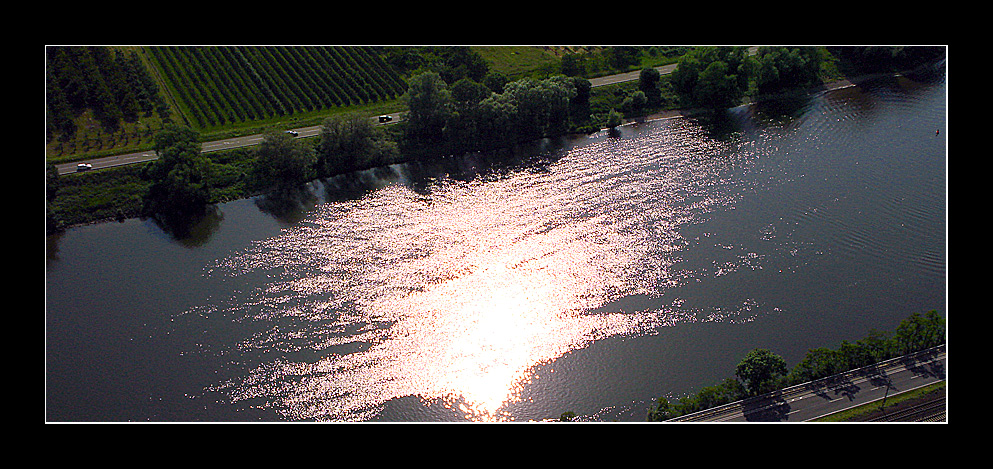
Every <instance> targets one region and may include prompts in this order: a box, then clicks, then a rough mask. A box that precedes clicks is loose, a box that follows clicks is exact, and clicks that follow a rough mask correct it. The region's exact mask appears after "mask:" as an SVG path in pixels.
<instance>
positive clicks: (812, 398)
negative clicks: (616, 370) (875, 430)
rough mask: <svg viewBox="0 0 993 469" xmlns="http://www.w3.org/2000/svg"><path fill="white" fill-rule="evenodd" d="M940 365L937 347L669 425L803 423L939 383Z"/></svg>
mask: <svg viewBox="0 0 993 469" xmlns="http://www.w3.org/2000/svg"><path fill="white" fill-rule="evenodd" d="M946 362H947V359H946V353H945V347H944V346H940V347H937V348H935V349H931V350H928V351H925V352H920V353H917V354H913V355H908V356H906V357H901V358H894V359H891V360H887V361H885V362H882V363H879V364H877V365H875V366H872V367H866V368H860V369H858V370H853V371H850V372H847V373H842V374H840V375H836V376H832V377H829V378H824V379H820V380H817V381H812V382H809V383H804V384H799V385H796V386H791V387H789V388H786V389H783V390H781V391H778V392H775V393H771V394H768V395H765V396H760V397H757V398H751V399H747V400H745V401H738V402H732V403H730V404H726V405H723V406H719V407H714V408H712V409H707V410H704V411H700V412H696V413H693V414H689V415H684V416H682V417H678V418H674V419H670V420H669V422H805V421H809V420H813V419H816V418H818V417H822V416H825V415H829V414H832V413H835V412H840V411H842V410H845V409H848V408H851V407H855V406H859V405H862V404H867V403H870V402H877V401H881V400H882V399H885V398H887V397H889V396H892V395H894V394H896V393H900V392H903V391H909V390H912V389H916V388H919V387H922V386H926V385H928V384H933V383H937V382H940V381H943V380H944V379H945V370H946V369H947V368H946Z"/></svg>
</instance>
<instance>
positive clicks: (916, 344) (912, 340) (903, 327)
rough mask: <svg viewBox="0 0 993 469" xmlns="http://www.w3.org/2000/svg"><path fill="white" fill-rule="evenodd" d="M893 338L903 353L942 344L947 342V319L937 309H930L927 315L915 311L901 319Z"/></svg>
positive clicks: (898, 349)
mask: <svg viewBox="0 0 993 469" xmlns="http://www.w3.org/2000/svg"><path fill="white" fill-rule="evenodd" d="M893 339H894V341H895V342H896V348H897V351H898V353H901V354H907V353H913V352H917V351H920V350H924V349H927V348H931V347H934V346H937V345H940V344H942V343H944V342H945V320H944V319H943V318H942V317H941V316H940V315H939V314H938V312H937V311H935V310H931V311H928V312H927V315H926V316H921V314H920V313H916V312H915V313H914V314H912V315H911V316H910V317H909V318H907V319H904V320H903V321H900V325H899V326H897V328H896V334H895V335H894V337H893Z"/></svg>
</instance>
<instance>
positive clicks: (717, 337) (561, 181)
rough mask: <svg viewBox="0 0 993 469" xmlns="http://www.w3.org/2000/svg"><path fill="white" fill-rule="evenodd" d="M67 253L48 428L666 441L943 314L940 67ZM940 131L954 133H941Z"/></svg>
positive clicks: (53, 242) (128, 231)
mask: <svg viewBox="0 0 993 469" xmlns="http://www.w3.org/2000/svg"><path fill="white" fill-rule="evenodd" d="M729 115H730V119H729V120H728V121H726V122H720V123H713V122H705V121H702V120H699V119H693V118H675V119H668V120H659V121H652V122H647V123H642V124H636V125H629V126H624V127H622V128H620V130H619V134H618V135H609V134H608V132H601V133H598V134H594V135H592V136H582V137H578V138H573V139H567V140H562V141H544V142H541V143H540V144H538V145H536V146H535V147H534V148H529V149H523V150H522V151H521V152H520V153H518V155H517V158H516V159H515V160H514V161H513V162H511V163H494V161H500V160H506V159H507V158H506V155H503V156H499V157H498V156H493V155H480V154H474V155H466V156H464V157H457V158H449V159H447V160H444V161H442V162H438V163H434V164H430V165H397V166H392V167H387V168H380V169H378V170H374V171H366V172H362V173H358V174H353V175H348V176H341V177H337V178H334V179H331V180H328V181H325V182H315V183H312V184H311V187H310V189H311V193H312V196H311V197H309V198H307V199H305V200H304V201H303V202H301V203H300V205H299V206H298V207H296V209H294V210H289V211H287V210H276V209H273V208H271V204H267V203H266V202H265V201H264V200H261V199H258V200H242V201H236V202H230V203H226V204H223V205H221V206H219V207H218V210H217V216H215V217H213V218H211V219H209V220H208V221H206V222H205V223H204V224H203V225H202V226H200V227H198V229H197V230H196V232H195V233H194V235H193V236H192V237H190V238H187V239H175V238H173V237H171V236H169V235H168V234H165V233H163V231H162V230H160V229H159V227H158V226H156V225H155V224H154V223H153V222H151V221H148V220H137V219H133V220H127V221H125V222H123V223H104V224H99V225H92V226H86V227H80V228H76V229H72V230H69V231H68V232H67V233H65V234H63V235H61V236H59V237H56V238H52V239H49V242H48V248H49V252H48V259H47V262H46V299H47V301H46V307H47V313H46V324H47V329H46V332H47V335H46V338H47V343H46V348H47V359H46V375H47V382H46V384H47V388H46V404H47V406H46V418H47V419H48V420H49V421H374V422H375V421H402V422H410V421H412V422H464V421H528V420H540V419H544V418H557V417H558V416H559V415H560V414H561V413H563V412H566V411H572V412H575V413H576V414H577V415H578V417H579V419H580V420H587V421H643V420H644V418H645V415H646V411H647V409H648V407H649V405H651V403H652V400H653V399H654V398H656V397H658V396H659V395H666V396H668V397H670V398H678V397H680V396H682V395H685V394H686V393H691V392H695V391H696V390H698V389H699V388H700V387H702V386H709V385H713V384H716V383H717V382H719V381H720V380H722V379H724V378H728V377H732V376H734V366H735V365H736V364H737V362H738V361H739V360H740V359H741V358H742V357H743V356H744V355H745V353H747V352H748V351H749V350H751V349H752V348H756V347H762V348H768V349H771V350H772V351H774V352H776V353H778V354H780V355H781V356H783V357H784V358H785V359H786V360H787V362H788V363H789V365H790V366H793V365H794V364H795V363H796V362H797V361H798V360H800V358H802V357H803V355H804V354H805V353H806V350H807V349H808V348H813V347H832V348H835V347H837V346H838V345H839V344H840V342H841V341H842V340H849V341H855V340H858V339H861V338H863V337H865V336H866V335H867V333H868V332H869V330H870V329H878V330H883V331H893V330H895V328H896V326H897V324H898V323H899V322H900V320H902V319H904V318H905V317H907V316H908V315H910V314H911V313H913V312H915V311H920V312H924V311H927V310H929V309H937V310H938V311H939V312H941V313H942V314H944V313H945V309H946V301H945V300H946V291H947V290H946V289H947V286H946V257H945V251H946V249H945V248H946V244H947V235H946V226H947V224H946V193H947V181H946V162H947V156H946V138H945V135H946V133H947V132H946V130H947V129H946V128H945V123H946V84H945V79H944V72H943V71H941V72H938V73H937V74H935V75H932V76H927V77H919V78H918V79H917V80H910V79H907V78H903V77H897V78H887V79H880V80H876V81H872V82H867V83H861V84H859V86H857V87H850V88H845V89H842V90H837V91H831V92H824V93H818V94H815V95H813V96H810V97H808V98H806V99H802V100H799V101H795V102H790V103H781V105H780V106H779V107H778V108H772V107H770V106H759V107H740V108H736V109H733V110H731V111H730V113H729ZM936 132H937V134H936Z"/></svg>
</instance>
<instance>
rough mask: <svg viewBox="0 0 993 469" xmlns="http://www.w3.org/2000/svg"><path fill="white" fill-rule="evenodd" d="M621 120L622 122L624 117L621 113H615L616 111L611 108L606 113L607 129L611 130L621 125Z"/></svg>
mask: <svg viewBox="0 0 993 469" xmlns="http://www.w3.org/2000/svg"><path fill="white" fill-rule="evenodd" d="M623 120H624V116H623V115H622V114H621V113H619V112H617V110H616V109H613V108H611V109H610V111H608V112H607V127H610V128H611V129H613V128H614V127H617V126H618V125H621V122H622V121H623Z"/></svg>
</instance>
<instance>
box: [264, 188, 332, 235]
mask: <svg viewBox="0 0 993 469" xmlns="http://www.w3.org/2000/svg"><path fill="white" fill-rule="evenodd" d="M254 202H255V206H256V207H258V208H259V210H260V211H262V213H266V214H268V215H271V216H272V217H273V218H275V219H276V220H278V221H279V222H280V223H283V224H285V225H292V224H294V223H297V222H299V221H300V220H302V219H303V217H304V216H306V214H307V212H308V211H309V210H310V209H312V208H314V205H315V204H316V203H317V196H316V195H315V194H314V192H313V190H312V186H311V185H310V184H307V185H301V186H297V187H290V188H286V189H284V190H280V191H272V192H269V193H266V194H263V195H262V196H259V197H256V198H255V200H254Z"/></svg>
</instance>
